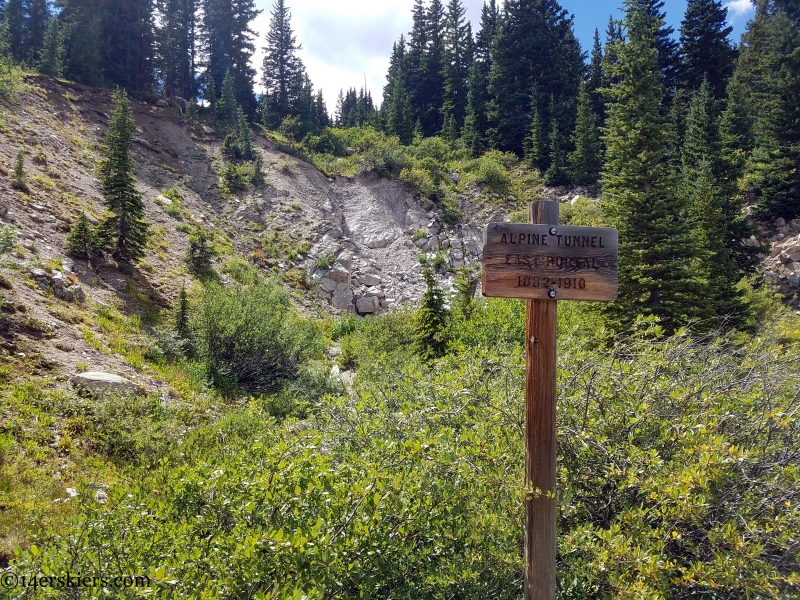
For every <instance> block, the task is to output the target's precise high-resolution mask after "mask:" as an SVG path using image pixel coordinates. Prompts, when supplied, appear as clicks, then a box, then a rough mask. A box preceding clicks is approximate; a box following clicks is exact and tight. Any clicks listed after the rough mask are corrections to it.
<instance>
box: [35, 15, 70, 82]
mask: <svg viewBox="0 0 800 600" xmlns="http://www.w3.org/2000/svg"><path fill="white" fill-rule="evenodd" d="M63 55H64V44H63V42H62V35H61V27H60V26H59V24H58V19H57V18H56V17H51V18H50V21H49V22H48V23H47V31H45V34H44V42H43V46H42V51H41V52H40V53H39V62H38V64H37V65H36V68H37V69H38V70H39V72H40V73H42V74H44V75H49V76H50V77H61V76H62V75H63V65H62V61H61V59H62V57H63Z"/></svg>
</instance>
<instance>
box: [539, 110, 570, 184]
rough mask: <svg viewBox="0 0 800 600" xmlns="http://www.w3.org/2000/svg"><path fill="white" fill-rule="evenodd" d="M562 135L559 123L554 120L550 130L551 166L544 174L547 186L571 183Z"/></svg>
mask: <svg viewBox="0 0 800 600" xmlns="http://www.w3.org/2000/svg"><path fill="white" fill-rule="evenodd" d="M561 138H562V134H561V132H560V131H559V128H558V121H556V120H555V119H553V121H552V123H551V128H550V152H549V154H550V166H549V167H547V170H546V171H545V172H544V177H543V181H544V184H545V185H566V184H568V183H569V174H568V173H567V166H566V160H565V157H564V150H563V148H562V146H563V144H562V141H561Z"/></svg>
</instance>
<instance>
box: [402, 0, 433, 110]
mask: <svg viewBox="0 0 800 600" xmlns="http://www.w3.org/2000/svg"><path fill="white" fill-rule="evenodd" d="M411 19H412V26H411V31H410V32H409V34H408V50H407V52H406V56H405V75H406V86H407V91H408V97H409V102H410V104H411V111H412V114H411V118H412V119H413V120H414V122H416V121H418V120H419V119H420V114H421V112H422V97H423V94H424V91H423V87H424V84H425V53H426V52H427V47H428V28H427V16H426V11H425V3H424V0H414V7H413V8H412V10H411Z"/></svg>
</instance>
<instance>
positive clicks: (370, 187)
mask: <svg viewBox="0 0 800 600" xmlns="http://www.w3.org/2000/svg"><path fill="white" fill-rule="evenodd" d="M28 83H29V92H28V93H27V94H26V95H25V96H24V97H23V98H22V99H21V100H18V101H17V102H15V103H14V104H13V105H7V106H3V107H1V108H0V164H2V165H3V167H2V172H3V175H4V176H3V177H0V194H1V197H2V200H0V218H1V219H2V222H3V223H4V224H9V226H10V227H12V228H13V230H14V231H15V233H16V240H15V241H16V246H15V248H14V250H13V251H12V253H11V254H10V255H6V256H5V257H4V259H3V264H2V266H1V267H0V272H1V273H2V275H3V278H2V286H3V289H2V292H1V294H2V306H3V321H2V323H3V325H2V331H0V333H1V334H2V336H3V348H4V349H5V350H6V351H7V352H8V353H9V354H10V355H11V357H12V361H13V362H14V364H16V368H17V369H18V370H19V371H20V372H29V371H31V370H33V371H34V372H41V373H42V374H43V373H50V372H57V373H61V374H62V376H64V375H67V374H71V373H74V372H75V371H76V370H82V369H85V368H86V367H87V365H88V366H89V367H90V368H92V369H105V370H111V371H113V372H117V373H120V374H124V375H126V376H128V377H131V378H133V379H134V380H137V379H139V380H143V381H144V382H145V383H146V382H147V376H146V373H144V374H143V373H139V372H137V368H136V365H131V364H125V363H124V362H121V360H120V358H119V356H118V354H117V353H116V352H115V351H114V348H113V346H114V344H115V343H123V340H116V341H115V340H104V339H103V336H104V332H103V331H102V330H101V328H99V327H98V315H99V314H101V313H102V312H103V311H104V310H106V311H107V310H111V309H114V310H118V311H119V313H120V314H122V315H124V316H126V317H127V318H130V317H132V316H134V315H138V318H141V319H142V321H146V320H148V319H153V315H154V314H155V313H156V312H157V311H159V310H161V309H164V308H167V307H169V306H170V305H171V304H172V302H173V300H174V299H175V297H176V294H177V291H178V290H179V289H180V287H181V286H183V285H187V286H190V287H191V285H192V281H193V280H192V278H191V277H190V276H189V274H188V271H187V267H186V264H185V260H184V258H185V255H186V251H187V247H188V241H187V240H188V234H189V232H190V231H191V229H192V227H194V225H195V224H202V225H203V226H205V227H206V228H207V229H208V230H209V231H210V232H211V237H212V239H213V245H214V247H215V249H216V250H217V251H218V254H219V258H218V259H217V264H216V265H215V268H216V270H217V271H218V272H219V273H220V275H221V278H222V281H223V282H224V281H226V280H228V275H227V274H226V273H227V272H229V268H228V267H230V266H231V262H232V261H235V259H236V258H237V257H238V258H239V259H240V260H241V259H244V260H247V261H249V262H251V263H254V264H257V265H259V266H261V267H262V268H263V270H264V271H265V272H266V271H271V272H273V273H274V274H275V275H276V276H278V277H282V278H283V279H284V280H285V281H286V283H287V285H291V286H292V287H293V288H294V293H293V296H294V298H295V299H296V301H297V304H298V305H299V306H300V307H301V309H303V310H305V311H306V312H313V313H326V312H327V313H342V312H356V313H358V314H361V315H365V314H372V313H377V312H380V311H385V310H391V309H392V308H393V307H400V306H403V305H404V304H408V303H411V304H413V303H415V302H417V301H418V299H419V297H420V295H421V293H422V291H423V289H424V285H423V282H422V280H421V277H420V274H421V266H420V263H419V260H418V254H419V253H420V252H425V253H428V254H429V256H430V258H431V259H432V260H435V261H437V263H438V265H439V267H440V271H441V272H442V273H445V275H441V274H440V275H439V277H440V280H441V283H442V284H443V285H444V286H445V287H447V286H449V285H451V284H452V271H448V269H447V268H446V267H461V266H468V267H470V266H475V264H476V260H477V257H478V256H480V253H481V243H482V241H481V240H482V229H483V224H484V223H485V222H487V221H489V220H492V219H497V218H505V217H506V216H507V214H505V213H504V212H503V211H498V210H493V209H490V208H483V210H478V209H476V208H475V207H474V206H473V205H472V203H471V201H470V199H471V196H470V194H465V195H464V197H463V198H462V199H461V211H462V214H463V215H464V216H465V217H466V218H465V220H464V221H463V222H461V223H458V224H456V225H454V226H450V227H446V226H445V224H444V214H443V212H442V210H441V209H439V208H437V207H436V206H435V205H434V204H433V203H432V202H430V201H422V200H420V198H419V196H418V195H417V194H415V193H414V192H413V191H412V190H411V189H410V188H408V187H407V186H404V185H402V184H401V183H399V182H397V181H393V180H390V179H387V178H383V177H379V176H376V175H374V174H363V175H357V176H354V177H334V178H328V177H326V176H325V175H323V174H322V173H320V172H319V171H318V170H317V169H315V168H314V167H313V166H311V165H310V164H308V163H306V162H303V161H301V160H298V159H296V158H293V157H292V156H289V155H287V154H284V153H282V152H280V151H278V150H276V149H275V147H274V144H273V143H272V142H271V141H270V140H269V139H268V138H267V137H265V136H264V134H263V133H261V132H259V131H256V130H255V129H254V130H253V131H252V135H253V139H254V145H255V147H256V149H257V151H258V152H260V153H261V154H262V157H263V164H264V166H265V171H266V173H265V174H266V177H267V180H268V184H267V185H266V186H265V187H263V188H260V189H255V190H253V189H251V190H250V191H248V192H246V193H240V194H239V195H236V196H231V195H227V196H226V195H224V194H222V193H221V192H220V189H219V183H220V178H219V175H218V173H219V171H220V170H221V165H222V164H223V162H222V159H221V156H220V146H221V139H220V136H218V135H217V133H216V132H215V131H214V130H213V129H212V128H210V127H208V126H202V127H200V126H196V127H193V128H190V127H187V126H186V125H185V124H184V123H183V120H182V119H181V113H182V111H183V106H181V104H180V102H172V101H170V102H167V101H165V100H163V99H158V98H152V99H149V100H132V107H133V113H134V118H135V120H136V123H137V125H138V129H137V136H136V138H135V144H134V147H133V155H134V159H135V162H136V165H137V171H136V176H137V185H138V188H139V190H140V191H141V192H142V193H143V194H144V197H145V204H146V207H145V209H146V219H147V221H148V222H149V223H150V224H151V234H152V235H151V240H150V243H149V246H148V250H147V255H146V258H145V260H144V261H142V262H141V263H139V264H138V265H137V268H136V269H135V270H133V271H132V272H122V271H121V270H120V269H119V268H118V266H117V265H116V264H115V263H113V262H111V261H109V260H106V261H103V260H93V261H91V262H88V261H85V260H72V259H70V258H69V257H68V256H67V255H66V253H65V238H66V233H67V232H68V231H69V228H70V226H71V224H72V223H73V221H74V220H75V218H76V217H77V215H79V214H80V212H81V211H85V212H86V214H87V216H88V217H89V220H90V221H92V222H94V223H96V222H97V221H98V220H99V218H101V217H102V214H103V205H102V195H101V188H100V183H99V180H98V178H97V173H96V169H97V165H98V164H99V160H100V159H101V155H102V143H103V140H104V136H105V133H106V129H107V124H108V121H109V118H110V113H111V108H112V95H111V92H109V91H102V90H96V89H92V88H88V87H85V86H81V85H73V84H67V83H63V82H57V81H54V80H52V79H49V78H30V79H29V81H28ZM20 149H22V150H23V151H24V154H25V167H26V170H27V177H26V181H27V184H28V191H27V193H26V192H22V191H18V190H14V189H12V186H11V181H10V178H9V177H8V171H9V169H10V168H11V166H12V165H13V161H14V157H15V156H16V154H17V152H18V151H19V150H20ZM453 176H454V177H458V175H457V174H453ZM170 190H171V191H170ZM475 197H477V192H475V193H473V195H472V198H475ZM484 206H485V205H484ZM506 212H507V211H506ZM447 273H449V274H447ZM106 333H107V332H106Z"/></svg>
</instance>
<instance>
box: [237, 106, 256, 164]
mask: <svg viewBox="0 0 800 600" xmlns="http://www.w3.org/2000/svg"><path fill="white" fill-rule="evenodd" d="M236 111H237V119H236V137H237V138H238V141H239V153H240V154H241V156H242V158H243V159H244V160H253V143H252V142H251V141H250V125H249V124H248V123H247V117H246V116H245V115H244V111H243V110H242V109H241V107H239V108H237V109H236Z"/></svg>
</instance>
